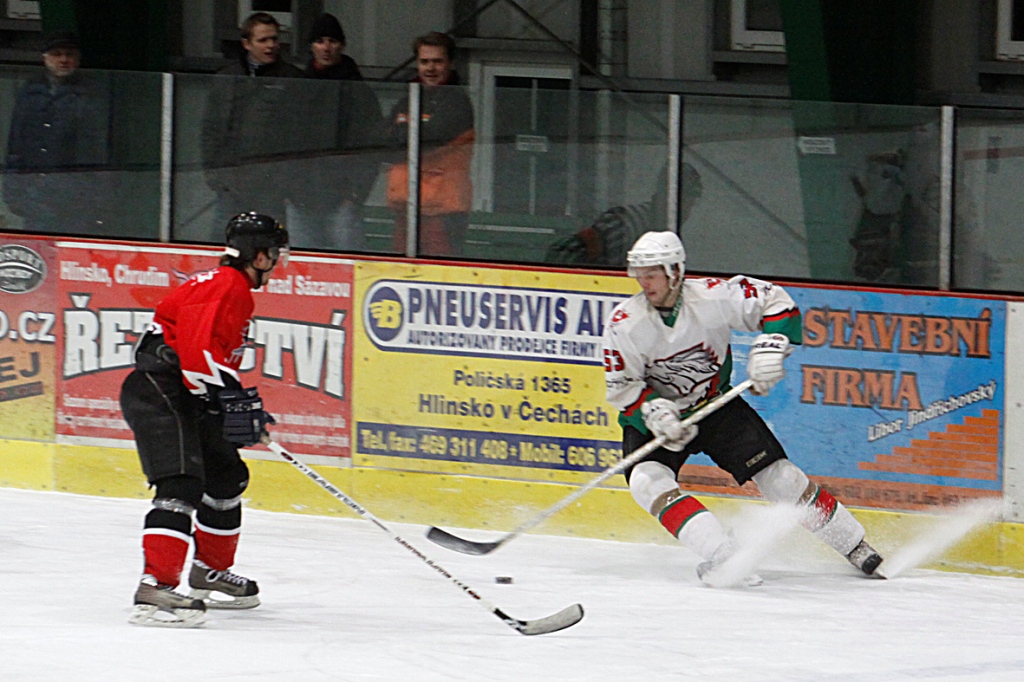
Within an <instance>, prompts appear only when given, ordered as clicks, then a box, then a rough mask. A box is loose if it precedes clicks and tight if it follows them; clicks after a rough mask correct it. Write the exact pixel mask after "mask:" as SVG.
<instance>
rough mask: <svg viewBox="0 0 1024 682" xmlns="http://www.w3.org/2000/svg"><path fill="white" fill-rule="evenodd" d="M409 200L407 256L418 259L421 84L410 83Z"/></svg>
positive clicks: (407, 209) (406, 233) (406, 204)
mask: <svg viewBox="0 0 1024 682" xmlns="http://www.w3.org/2000/svg"><path fill="white" fill-rule="evenodd" d="M408 145H409V150H408V153H407V155H406V159H407V163H408V165H409V198H408V199H407V200H406V202H405V255H406V256H408V257H409V258H415V257H416V242H417V237H418V235H419V227H420V84H419V83H409V138H408Z"/></svg>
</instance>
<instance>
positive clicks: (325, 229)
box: [287, 14, 384, 251]
mask: <svg viewBox="0 0 1024 682" xmlns="http://www.w3.org/2000/svg"><path fill="white" fill-rule="evenodd" d="M309 42H310V51H311V52H312V56H311V57H310V60H309V64H308V65H307V67H306V73H307V74H308V75H309V77H310V78H313V79H316V80H318V81H321V82H319V83H317V84H315V86H314V88H313V89H314V93H313V97H312V98H311V101H310V105H311V114H310V115H309V116H307V117H306V125H305V127H304V130H303V138H302V144H303V149H304V152H305V153H304V154H303V157H304V158H303V159H302V160H301V161H300V162H297V163H296V165H295V167H294V173H293V178H294V180H295V181H296V182H295V190H294V191H293V192H292V194H291V195H290V201H289V206H288V208H289V211H288V215H287V222H288V232H289V235H290V237H291V241H292V243H293V244H295V245H296V246H305V247H309V248H317V249H339V250H343V251H365V250H366V243H365V238H364V229H363V224H362V207H363V203H364V202H365V201H366V197H367V195H368V194H369V193H370V189H371V188H372V187H373V183H374V180H376V179H377V169H378V168H379V165H380V158H379V153H378V152H377V148H378V147H379V145H380V140H381V133H382V128H383V121H384V117H383V116H382V114H381V110H380V103H379V102H378V101H377V96H376V95H375V94H374V92H373V90H371V89H370V87H369V86H368V85H366V84H365V83H363V82H362V80H363V77H362V75H361V74H360V73H359V67H358V66H356V63H355V61H354V60H353V59H352V58H351V57H349V56H348V55H346V54H345V32H344V31H343V30H342V28H341V24H340V23H339V22H338V20H337V19H336V18H335V17H334V16H333V15H330V14H323V15H321V16H320V17H319V18H318V19H317V20H316V22H315V23H314V24H313V29H312V31H311V32H310V36H309ZM331 81H343V82H331Z"/></svg>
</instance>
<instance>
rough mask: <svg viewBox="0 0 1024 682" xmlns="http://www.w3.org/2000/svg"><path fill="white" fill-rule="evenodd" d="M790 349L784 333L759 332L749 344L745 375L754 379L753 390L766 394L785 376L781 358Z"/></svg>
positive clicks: (784, 356) (783, 358)
mask: <svg viewBox="0 0 1024 682" xmlns="http://www.w3.org/2000/svg"><path fill="white" fill-rule="evenodd" d="M791 350H792V349H791V348H790V347H789V339H788V338H787V337H786V335H785V334H761V335H760V336H758V337H757V338H756V339H754V342H753V343H752V344H750V354H749V355H748V356H747V376H748V377H750V378H751V379H752V380H753V381H754V392H755V393H758V394H760V395H768V391H770V390H772V387H773V386H775V384H777V383H779V382H780V381H782V378H783V377H784V376H786V370H785V368H784V367H783V366H782V362H783V360H785V359H786V356H787V355H789V353H790V351H791Z"/></svg>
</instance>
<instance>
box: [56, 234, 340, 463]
mask: <svg viewBox="0 0 1024 682" xmlns="http://www.w3.org/2000/svg"><path fill="white" fill-rule="evenodd" d="M221 253H222V250H221V249H212V248H211V249H203V248H195V247H163V246H145V247H143V246H131V245H120V244H97V243H88V242H59V243H58V258H59V265H58V270H57V272H58V277H59V287H58V292H57V300H58V302H59V305H60V307H61V308H62V310H61V313H60V320H59V323H58V337H59V343H58V354H59V357H60V358H61V377H60V382H59V383H60V387H59V390H58V399H57V433H58V434H60V435H62V436H69V437H77V438H84V439H87V440H91V441H96V440H97V439H114V440H118V441H126V440H130V439H131V438H132V434H131V431H130V430H129V429H128V425H127V424H126V423H125V421H124V420H123V418H122V417H121V410H120V405H119V395H120V389H121V383H122V382H123V381H124V378H125V376H126V375H127V374H128V372H129V371H130V369H131V366H132V362H133V359H132V351H133V347H134V344H135V342H136V341H137V340H138V337H139V335H140V334H141V333H142V332H143V331H144V330H145V329H146V326H147V325H148V324H149V322H150V321H151V320H152V318H153V309H154V307H155V306H156V304H157V303H158V302H159V301H160V300H161V299H162V298H163V297H164V296H165V295H167V293H169V292H170V291H171V290H172V289H173V288H174V287H177V286H179V285H180V284H181V283H183V282H184V281H185V280H187V279H188V278H189V277H191V276H192V275H193V274H195V273H197V272H201V271H203V270H208V269H210V268H212V267H215V266H216V265H217V260H218V258H219V256H220V254H221ZM274 275H275V279H273V280H271V281H270V282H269V283H268V284H267V286H266V287H264V288H263V289H262V290H260V291H256V292H254V297H255V301H256V311H255V314H254V320H253V322H254V323H253V325H252V328H251V329H250V339H251V342H252V345H251V347H250V348H248V349H246V351H245V355H244V358H243V362H242V367H241V375H242V383H243V385H245V386H257V387H258V388H259V390H260V395H261V396H262V397H263V399H264V403H265V405H266V407H267V410H268V411H270V412H271V413H272V414H273V415H274V416H275V418H276V419H277V422H278V423H277V426H276V427H274V436H275V438H276V439H278V440H279V441H280V442H281V443H282V444H283V445H285V446H286V447H288V448H290V449H292V450H293V451H295V452H297V453H299V454H312V455H322V456H333V457H338V456H346V457H347V456H348V455H349V454H350V448H349V445H350V442H349V441H350V436H349V433H350V432H349V419H350V405H351V399H350V396H349V383H350V382H349V377H350V376H351V351H350V350H349V348H348V345H349V344H348V343H347V339H348V336H349V332H348V331H347V330H348V328H349V324H350V322H349V317H350V315H349V311H350V309H351V300H352V298H351V297H352V264H351V262H350V261H346V260H342V259H338V258H335V259H330V258H320V257H314V256H305V257H303V256H293V258H292V259H291V260H290V261H289V263H288V266H287V268H281V267H278V269H276V270H275V271H274Z"/></svg>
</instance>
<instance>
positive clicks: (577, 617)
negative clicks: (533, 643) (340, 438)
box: [261, 433, 583, 635]
mask: <svg viewBox="0 0 1024 682" xmlns="http://www.w3.org/2000/svg"><path fill="white" fill-rule="evenodd" d="M261 441H262V443H263V444H264V445H266V446H267V447H268V448H270V449H271V450H273V451H274V452H275V453H277V454H278V455H279V456H280V457H281V459H283V460H284V461H286V462H288V463H289V464H291V465H292V466H293V467H295V468H296V469H298V470H299V471H301V472H302V473H304V474H305V475H306V476H307V477H308V478H309V479H310V480H312V481H313V482H314V483H316V484H317V485H319V486H320V487H321V488H323V489H324V490H326V491H327V492H329V493H330V494H331V495H333V496H334V497H335V498H336V499H338V500H340V501H341V502H343V503H344V504H345V506H346V507H348V508H349V509H351V510H352V511H354V512H355V513H356V514H358V515H359V516H361V517H363V518H364V519H366V520H367V521H369V522H370V523H372V524H373V525H375V526H377V528H379V529H380V530H382V531H384V532H385V533H387V534H388V535H389V536H390V537H391V539H392V540H394V541H395V542H397V543H398V544H400V545H401V546H402V547H404V548H405V549H407V550H409V551H410V552H412V554H413V555H414V556H415V557H416V558H417V559H419V560H420V561H422V562H423V563H425V564H426V565H427V566H429V567H430V568H432V569H433V570H434V571H435V572H437V573H438V574H440V575H441V576H443V577H444V578H446V579H447V580H448V582H450V583H452V584H453V585H455V586H456V587H457V588H459V589H460V590H462V591H463V592H464V593H465V594H466V595H468V596H470V597H472V598H473V599H475V600H476V601H477V602H478V603H479V604H480V605H481V606H482V607H484V608H485V609H487V610H488V611H490V612H491V613H493V614H494V615H495V616H497V617H498V618H500V619H501V620H502V621H503V622H504V623H505V624H506V625H508V626H509V627H511V628H514V629H515V630H516V631H517V632H520V633H522V634H524V635H544V634H547V633H549V632H558V631H559V630H564V629H565V628H568V627H572V626H573V625H575V624H576V623H578V622H580V621H581V620H582V619H583V607H582V606H580V605H579V604H573V605H572V606H569V607H567V608H564V609H562V610H561V611H559V612H558V613H555V614H553V615H550V616H547V617H546V618H540V619H537V620H519V619H518V618H513V617H512V616H510V615H508V614H507V613H505V612H504V611H502V610H501V609H499V608H498V607H497V606H495V605H494V604H492V603H490V602H489V601H487V600H486V599H484V598H483V597H481V596H480V595H479V594H478V593H477V591H476V590H474V589H473V588H472V587H470V586H469V585H467V584H466V583H464V582H462V581H461V580H459V579H458V578H456V577H455V576H454V575H452V574H451V573H450V572H449V571H448V570H447V569H446V568H444V567H442V566H441V565H440V564H438V563H437V562H435V561H434V560H433V559H431V558H430V557H428V556H427V555H426V554H424V553H423V552H421V551H420V550H419V549H417V548H416V547H414V546H413V545H412V544H411V543H410V542H409V541H408V540H406V539H405V538H403V537H402V536H400V535H399V534H398V533H396V532H395V531H393V530H392V529H391V528H390V527H389V526H388V525H386V524H385V523H384V522H383V521H381V520H380V519H378V518H377V517H376V516H374V515H373V514H371V513H370V511H369V510H368V509H366V508H365V507H364V506H362V505H361V504H359V503H358V502H356V501H355V500H354V499H352V498H351V497H349V496H348V495H346V494H345V493H344V492H342V491H341V489H339V488H338V487H337V486H335V485H334V484H333V483H331V482H330V481H328V480H327V479H326V478H324V477H323V476H321V475H320V474H318V473H317V472H315V471H313V470H312V469H310V468H309V467H308V466H306V465H305V463H304V462H301V461H299V460H298V459H296V457H295V455H293V454H292V453H290V452H288V451H287V450H285V449H284V448H283V447H281V446H280V445H279V444H277V443H275V442H274V440H273V439H272V438H271V437H270V436H269V435H268V434H266V433H264V434H263V438H262V439H261Z"/></svg>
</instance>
